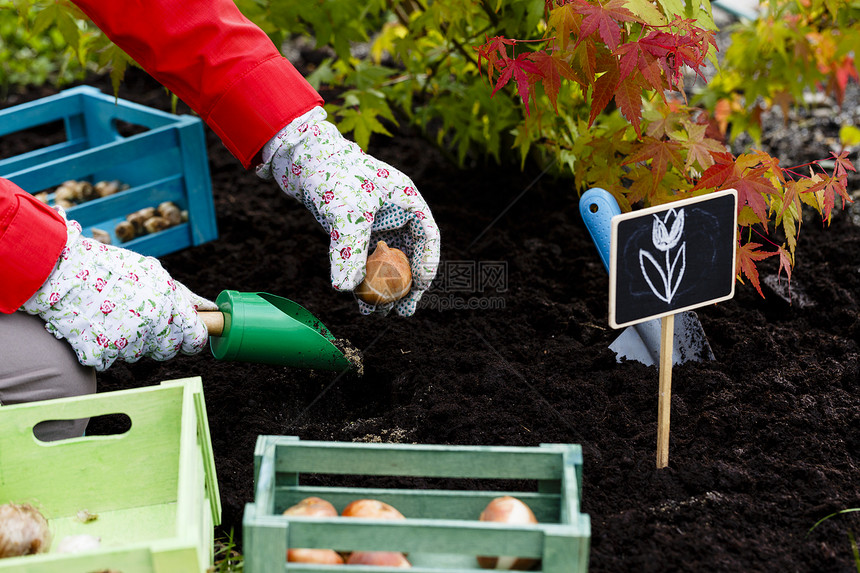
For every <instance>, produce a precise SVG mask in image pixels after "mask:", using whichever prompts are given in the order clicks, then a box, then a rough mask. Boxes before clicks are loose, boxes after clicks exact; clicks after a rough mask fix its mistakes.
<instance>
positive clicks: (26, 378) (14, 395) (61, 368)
mask: <svg viewBox="0 0 860 573" xmlns="http://www.w3.org/2000/svg"><path fill="white" fill-rule="evenodd" d="M95 391H96V372H95V370H94V369H93V368H90V367H86V366H81V364H80V363H79V362H78V359H77V357H76V356H75V353H74V351H73V350H72V347H71V346H70V345H69V343H68V342H66V341H65V340H60V339H58V338H55V337H54V335H53V334H51V333H49V332H48V331H46V330H45V323H44V321H43V320H42V319H41V318H39V317H38V316H31V315H29V314H26V313H23V312H13V313H12V314H0V404H2V405H8V404H20V403H23V402H35V401H38V400H50V399H53V398H67V397H70V396H82V395H85V394H93V393H95ZM2 415H3V411H2V408H0V416H2ZM88 422H89V419H82V420H50V421H43V422H40V423H39V424H38V425H36V427H35V428H34V429H33V433H34V434H35V435H36V437H37V438H39V439H40V440H43V441H52V440H60V439H64V438H73V437H77V436H81V435H83V433H84V430H86V427H87V423H88Z"/></svg>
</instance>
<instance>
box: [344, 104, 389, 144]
mask: <svg viewBox="0 0 860 573" xmlns="http://www.w3.org/2000/svg"><path fill="white" fill-rule="evenodd" d="M338 115H339V117H340V121H338V124H337V128H338V129H339V130H340V132H341V133H349V132H350V131H351V132H353V138H354V139H355V142H356V143H357V144H358V146H359V147H360V148H362V149H367V146H368V144H369V143H370V135H371V134H373V133H381V134H383V135H389V136H390V135H391V132H389V131H388V130H387V129H385V126H384V125H382V123H380V121H379V120H378V119H377V117H378V115H379V114H378V112H377V111H376V110H373V109H344V110H341V111H340V113H339V114H338Z"/></svg>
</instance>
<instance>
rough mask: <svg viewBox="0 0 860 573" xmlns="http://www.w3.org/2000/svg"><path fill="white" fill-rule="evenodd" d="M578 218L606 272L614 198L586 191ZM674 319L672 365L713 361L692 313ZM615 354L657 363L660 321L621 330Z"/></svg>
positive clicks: (615, 210) (598, 191) (601, 191)
mask: <svg viewBox="0 0 860 573" xmlns="http://www.w3.org/2000/svg"><path fill="white" fill-rule="evenodd" d="M579 214H580V215H581V216H582V220H583V221H584V222H585V227H586V228H587V229H588V232H589V234H590V235H591V240H592V241H594V244H595V246H596V247H597V252H598V253H599V254H600V259H601V260H602V261H603V266H604V267H605V268H606V271H607V272H609V257H610V240H611V235H612V217H614V216H615V215H620V214H621V208H620V207H619V206H618V202H617V201H616V200H615V197H613V196H612V194H610V193H609V192H608V191H606V190H604V189H600V188H597V187H595V188H593V189H589V190H588V191H586V192H585V193H583V194H582V197H580V199H579ZM674 317H675V339H674V351H673V359H672V361H673V363H674V364H683V363H684V362H688V361H690V360H694V361H696V362H702V361H705V360H714V353H713V351H712V350H711V345H710V344H708V337H707V336H706V335H705V331H704V329H703V328H702V323H701V322H699V317H698V316H697V315H696V313H695V312H693V311H685V312H679V313H677V314H675V315H674ZM609 348H610V349H612V350H613V351H614V352H615V355H616V357H617V358H618V362H621V361H622V360H623V359H627V360H636V361H638V362H641V363H642V364H645V365H646V366H653V365H655V364H658V363H659V360H660V319H659V318H655V319H653V320H648V321H646V322H640V323H638V324H634V325H632V326H628V327H627V328H625V329H624V330H623V331H622V332H621V335H620V336H619V337H618V338H616V339H615V341H614V342H613V343H612V344H610V345H609Z"/></svg>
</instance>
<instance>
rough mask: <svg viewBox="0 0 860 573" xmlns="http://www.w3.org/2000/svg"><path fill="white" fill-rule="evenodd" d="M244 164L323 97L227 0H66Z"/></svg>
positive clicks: (250, 164) (319, 103)
mask: <svg viewBox="0 0 860 573" xmlns="http://www.w3.org/2000/svg"><path fill="white" fill-rule="evenodd" d="M73 1H74V2H75V4H77V5H78V7H80V8H81V10H83V11H84V12H85V13H86V14H87V16H89V17H90V18H91V19H92V21H93V22H95V24H96V25H97V26H98V27H99V28H100V29H101V30H102V31H103V32H104V33H105V34H106V35H107V36H108V37H109V38H110V39H111V40H113V42H114V43H115V44H117V45H118V46H119V47H121V48H122V49H123V50H125V52H126V53H127V54H128V55H129V56H131V57H132V58H133V59H134V61H136V62H137V63H138V64H140V66H141V67H143V69H145V70H146V71H147V72H148V73H149V74H150V75H152V76H153V77H154V78H155V79H156V80H158V81H159V82H160V83H161V84H163V85H164V86H165V87H167V88H168V89H169V90H170V91H172V92H173V93H174V94H176V96H177V97H179V99H181V100H182V101H184V102H185V103H187V104H188V105H189V106H190V107H191V109H193V110H194V111H196V112H197V113H198V114H199V115H200V117H201V118H202V119H203V121H205V122H206V123H207V125H209V127H211V128H212V130H213V131H214V132H215V133H217V134H218V136H219V137H220V138H221V140H222V141H223V142H224V144H225V145H226V146H227V148H228V149H229V150H230V152H231V153H232V154H233V155H235V156H236V157H237V158H238V159H239V160H240V161H241V162H242V165H244V166H245V167H246V168H247V167H251V166H252V163H253V161H254V158H255V156H256V155H257V152H258V151H259V150H260V149H261V148H262V147H263V145H265V144H266V142H268V141H269V140H270V139H271V138H272V137H274V136H275V134H277V132H278V131H280V130H281V128H283V127H284V126H286V125H287V124H288V123H290V121H292V120H293V119H295V118H296V117H298V116H300V115H302V114H304V113H305V112H307V111H309V110H310V109H312V108H313V107H315V106H317V105H321V104H322V103H323V100H322V97H321V96H320V95H319V94H318V93H317V92H316V91H315V90H314V89H313V88H312V87H311V85H310V84H308V82H307V81H306V80H305V79H304V78H303V77H302V75H301V74H300V73H299V72H298V71H297V70H296V69H295V68H294V67H293V65H292V64H290V62H289V60H287V59H286V58H284V57H283V56H281V54H280V52H279V51H278V49H277V48H276V47H275V45H274V44H273V43H272V41H271V40H270V39H269V37H268V36H266V34H265V33H264V32H263V31H262V30H260V28H258V27H257V26H256V25H254V24H253V23H252V22H250V21H249V20H248V19H246V18H245V17H244V16H243V15H242V14H241V13H240V12H239V10H238V8H236V5H235V4H234V3H233V1H232V0H125V1H122V2H115V1H105V0H73Z"/></svg>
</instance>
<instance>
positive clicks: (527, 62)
mask: <svg viewBox="0 0 860 573" xmlns="http://www.w3.org/2000/svg"><path fill="white" fill-rule="evenodd" d="M531 56H532V53H531V52H524V53H522V54H520V55H519V56H517V57H516V58H508V59H507V60H504V61H502V62H500V63H499V69H500V70H501V73H500V74H499V81H498V82H497V83H496V87H494V88H493V93H492V94H490V97H492V96H494V95H495V94H496V92H497V91H499V90H500V89H501V88H503V87H504V86H505V85H507V83H508V81H509V80H510V79H511V78H514V82H516V84H517V92H518V93H519V94H520V98H522V100H523V105H525V108H526V115H529V89H530V88H531V86H532V84H534V82H535V81H537V80H538V79H540V78H541V77H542V73H541V71H540V69H539V68H538V67H537V66H536V65H535V63H534V62H532V61H531Z"/></svg>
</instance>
